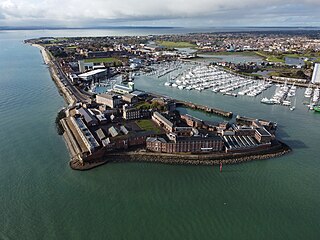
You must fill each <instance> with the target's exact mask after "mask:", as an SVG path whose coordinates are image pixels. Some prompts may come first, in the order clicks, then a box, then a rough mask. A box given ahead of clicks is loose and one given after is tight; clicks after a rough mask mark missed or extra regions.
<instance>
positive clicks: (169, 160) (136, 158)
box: [70, 142, 291, 170]
mask: <svg viewBox="0 0 320 240" xmlns="http://www.w3.org/2000/svg"><path fill="white" fill-rule="evenodd" d="M289 152H291V148H290V147H289V146H288V145H286V144H285V143H282V142H278V144H276V145H274V146H272V147H270V148H268V149H263V150H257V151H252V152H249V153H248V152H246V153H214V154H201V155H200V154H199V155H197V154H166V153H161V154H159V153H153V152H141V151H130V152H114V153H109V154H107V155H106V156H105V157H104V158H101V159H100V160H97V161H96V162H93V163H86V164H85V165H84V166H81V165H80V164H79V163H77V162H76V161H71V162H70V167H71V168H72V169H74V170H89V169H92V168H95V167H97V166H100V165H102V164H105V163H108V162H150V163H162V164H175V165H206V166H212V165H219V164H220V163H222V164H224V165H228V164H239V163H245V162H250V161H254V160H264V159H270V158H275V157H280V156H282V155H285V154H287V153H289Z"/></svg>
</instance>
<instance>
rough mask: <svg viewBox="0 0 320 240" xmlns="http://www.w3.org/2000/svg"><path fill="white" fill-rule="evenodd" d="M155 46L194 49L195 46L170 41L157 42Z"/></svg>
mask: <svg viewBox="0 0 320 240" xmlns="http://www.w3.org/2000/svg"><path fill="white" fill-rule="evenodd" d="M157 44H158V45H161V46H163V47H166V48H194V47H196V46H197V45H195V44H193V43H189V42H172V41H157Z"/></svg>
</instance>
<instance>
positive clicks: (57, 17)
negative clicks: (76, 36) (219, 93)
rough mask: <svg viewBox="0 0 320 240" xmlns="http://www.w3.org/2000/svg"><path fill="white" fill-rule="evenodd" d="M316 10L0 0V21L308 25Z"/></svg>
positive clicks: (242, 4)
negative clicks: (288, 23)
mask: <svg viewBox="0 0 320 240" xmlns="http://www.w3.org/2000/svg"><path fill="white" fill-rule="evenodd" d="M319 10H320V1H319V0H300V1H298V0H268V1H257V0H241V1H240V0H197V1H194V0H192V1H191V0H161V1H159V0H118V1H116V0H90V1H82V0H43V1H41V2H40V1H39V0H1V2H0V24H1V23H2V24H4V23H6V24H8V23H9V24H10V23H14V24H17V23H20V24H21V23H24V24H27V25H28V24H31V23H42V24H49V23H51V24H60V25H61V24H62V25H70V24H71V25H72V24H79V25H86V24H89V23H90V24H94V23H114V22H119V21H121V22H135V21H144V22H149V23H151V22H155V21H159V22H164V20H172V19H175V20H176V21H173V22H176V23H178V24H183V22H190V21H191V20H194V23H198V24H201V23H202V24H222V25H223V24H224V23H226V24H231V23H232V21H233V22H235V21H237V22H238V23H242V24H247V25H248V24H249V25H256V24H263V23H264V22H268V23H270V24H271V23H277V22H278V21H280V23H281V22H282V21H284V22H285V21H286V19H290V21H291V22H290V23H291V24H292V23H295V22H297V23H298V22H299V24H300V23H301V20H302V19H304V22H303V23H304V24H305V25H309V24H308V21H312V22H313V23H320V17H319V16H318V14H317V12H319ZM1 18H2V20H1ZM201 21H202V22H201ZM250 21H252V22H251V24H250ZM292 21H293V22H292ZM170 22H171V21H168V24H170ZM237 22H235V23H234V25H237Z"/></svg>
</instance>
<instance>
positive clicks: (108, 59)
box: [84, 57, 121, 64]
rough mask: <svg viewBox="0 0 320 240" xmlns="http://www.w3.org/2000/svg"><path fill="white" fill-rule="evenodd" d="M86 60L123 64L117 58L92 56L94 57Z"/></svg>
mask: <svg viewBox="0 0 320 240" xmlns="http://www.w3.org/2000/svg"><path fill="white" fill-rule="evenodd" d="M84 61H85V62H93V63H116V64H121V61H120V60H119V59H116V58H112V57H111V58H92V59H85V60H84Z"/></svg>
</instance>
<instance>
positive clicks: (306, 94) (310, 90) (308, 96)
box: [304, 86, 312, 98]
mask: <svg viewBox="0 0 320 240" xmlns="http://www.w3.org/2000/svg"><path fill="white" fill-rule="evenodd" d="M311 94H312V88H311V87H310V86H308V87H307V88H306V91H305V92H304V96H305V97H306V98H310V97H311Z"/></svg>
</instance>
